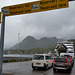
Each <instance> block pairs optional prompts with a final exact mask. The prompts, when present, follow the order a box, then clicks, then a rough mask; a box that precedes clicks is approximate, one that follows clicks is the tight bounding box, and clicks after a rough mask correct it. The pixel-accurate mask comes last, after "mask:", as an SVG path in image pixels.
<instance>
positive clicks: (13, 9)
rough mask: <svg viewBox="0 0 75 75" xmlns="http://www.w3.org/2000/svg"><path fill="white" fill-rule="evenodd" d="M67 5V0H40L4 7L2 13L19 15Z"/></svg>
mask: <svg viewBox="0 0 75 75" xmlns="http://www.w3.org/2000/svg"><path fill="white" fill-rule="evenodd" d="M66 7H68V0H42V1H35V2H30V3H25V4H19V5H13V6H7V7H4V8H3V10H4V15H5V16H11V15H19V14H27V13H33V12H40V11H47V10H53V9H59V8H66Z"/></svg>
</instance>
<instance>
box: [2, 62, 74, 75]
mask: <svg viewBox="0 0 75 75" xmlns="http://www.w3.org/2000/svg"><path fill="white" fill-rule="evenodd" d="M3 73H6V74H8V75H9V74H12V75H75V65H74V66H73V68H72V71H71V73H66V72H65V71H58V72H56V73H54V72H53V68H52V67H51V68H49V69H48V70H46V71H45V70H43V69H37V70H33V69H32V67H31V61H26V62H15V63H3Z"/></svg>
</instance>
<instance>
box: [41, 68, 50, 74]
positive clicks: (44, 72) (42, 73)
mask: <svg viewBox="0 0 75 75" xmlns="http://www.w3.org/2000/svg"><path fill="white" fill-rule="evenodd" d="M49 71H50V70H49V69H48V71H46V72H44V73H42V74H41V75H45V74H47V73H48V72H49Z"/></svg>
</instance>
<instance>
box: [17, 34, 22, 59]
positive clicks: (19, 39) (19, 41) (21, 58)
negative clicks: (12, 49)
mask: <svg viewBox="0 0 75 75" xmlns="http://www.w3.org/2000/svg"><path fill="white" fill-rule="evenodd" d="M18 40H19V49H20V53H21V60H22V51H21V44H20V33H18Z"/></svg>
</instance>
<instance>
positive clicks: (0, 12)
mask: <svg viewBox="0 0 75 75" xmlns="http://www.w3.org/2000/svg"><path fill="white" fill-rule="evenodd" d="M0 23H1V12H0Z"/></svg>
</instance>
